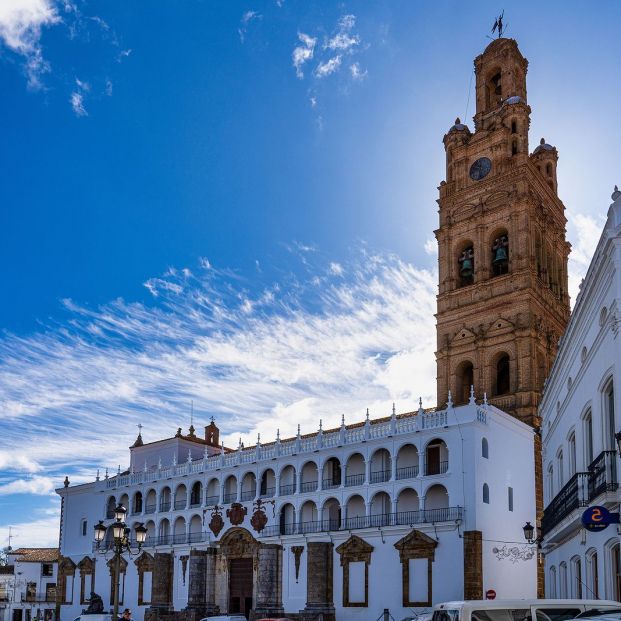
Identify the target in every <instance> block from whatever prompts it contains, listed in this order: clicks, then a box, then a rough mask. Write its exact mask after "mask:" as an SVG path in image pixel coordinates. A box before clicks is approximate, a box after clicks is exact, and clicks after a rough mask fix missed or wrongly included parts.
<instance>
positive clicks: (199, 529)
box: [188, 513, 203, 543]
mask: <svg viewBox="0 0 621 621" xmlns="http://www.w3.org/2000/svg"><path fill="white" fill-rule="evenodd" d="M202 540H203V518H202V516H200V515H198V514H197V513H195V514H194V515H193V516H192V517H191V518H190V522H189V524H188V542H189V543H198V542H199V541H202Z"/></svg>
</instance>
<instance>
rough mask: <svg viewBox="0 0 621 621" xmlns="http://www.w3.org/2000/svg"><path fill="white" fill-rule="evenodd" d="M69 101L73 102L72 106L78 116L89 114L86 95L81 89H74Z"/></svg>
mask: <svg viewBox="0 0 621 621" xmlns="http://www.w3.org/2000/svg"><path fill="white" fill-rule="evenodd" d="M69 102H70V103H71V108H72V109H73V111H74V112H75V115H76V116H88V112H87V111H86V108H85V107H84V95H82V93H80V92H79V91H73V93H71V97H70V98H69Z"/></svg>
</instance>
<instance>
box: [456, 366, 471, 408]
mask: <svg viewBox="0 0 621 621" xmlns="http://www.w3.org/2000/svg"><path fill="white" fill-rule="evenodd" d="M473 385H474V365H473V363H472V361H471V360H462V361H461V362H460V363H459V364H458V365H457V368H456V369H455V394H454V395H453V400H454V402H455V404H456V405H461V404H463V403H468V400H469V399H470V387H471V386H473Z"/></svg>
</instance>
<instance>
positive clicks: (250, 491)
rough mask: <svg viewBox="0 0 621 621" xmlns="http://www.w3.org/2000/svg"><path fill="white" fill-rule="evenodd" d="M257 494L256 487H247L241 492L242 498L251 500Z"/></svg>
mask: <svg viewBox="0 0 621 621" xmlns="http://www.w3.org/2000/svg"><path fill="white" fill-rule="evenodd" d="M256 495H257V490H256V489H247V490H244V491H243V492H242V493H241V499H242V500H252V499H253V498H254V497H255V496H256Z"/></svg>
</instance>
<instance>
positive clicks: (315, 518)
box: [299, 500, 319, 533]
mask: <svg viewBox="0 0 621 621" xmlns="http://www.w3.org/2000/svg"><path fill="white" fill-rule="evenodd" d="M299 521H300V532H301V533H314V532H317V531H318V528H319V514H318V512H317V504H316V503H315V501H314V500H307V501H305V502H304V503H303V504H302V506H301V507H300V513H299Z"/></svg>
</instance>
